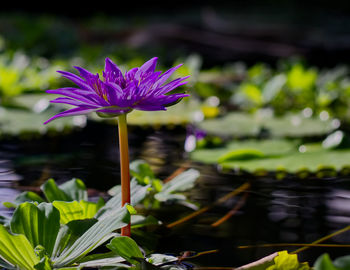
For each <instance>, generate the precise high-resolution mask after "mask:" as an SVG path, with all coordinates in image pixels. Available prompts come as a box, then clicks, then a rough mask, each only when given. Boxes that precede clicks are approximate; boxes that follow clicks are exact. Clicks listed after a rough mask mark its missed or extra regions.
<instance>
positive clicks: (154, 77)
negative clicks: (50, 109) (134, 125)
mask: <svg viewBox="0 0 350 270" xmlns="http://www.w3.org/2000/svg"><path fill="white" fill-rule="evenodd" d="M156 64H157V57H154V58H152V59H150V60H149V61H147V62H146V63H144V64H143V65H142V66H141V67H140V68H137V67H136V68H132V69H131V70H129V71H127V72H125V74H124V75H123V73H122V71H121V70H120V69H119V67H118V66H117V65H116V64H115V63H113V62H112V61H111V60H110V59H109V58H107V59H106V61H105V68H104V71H103V74H102V77H103V78H102V79H101V78H100V76H99V74H96V75H95V74H93V73H91V72H90V71H88V70H86V69H84V68H81V67H75V68H76V69H77V70H78V71H79V73H80V77H79V76H77V75H76V74H73V73H70V72H66V71H59V73H61V74H62V75H63V77H65V78H67V79H69V80H71V81H72V82H74V83H75V84H76V85H77V86H78V88H74V87H66V88H60V89H55V90H47V91H46V92H48V93H51V94H59V95H63V96H65V97H59V98H56V99H54V100H52V101H51V102H52V103H63V104H69V105H73V106H75V108H72V109H69V110H66V111H64V112H61V113H58V114H56V115H55V116H53V117H51V118H50V119H48V120H47V121H46V122H45V124H47V123H49V122H51V121H52V120H54V119H57V118H60V117H67V116H74V115H84V114H88V113H91V112H96V113H97V114H98V115H99V116H101V117H116V116H118V117H119V118H118V129H119V152H120V168H121V184H122V205H124V204H126V203H130V172H129V150H128V131H127V120H126V114H127V113H130V112H131V111H132V110H134V109H136V110H143V111H159V110H166V107H167V106H170V105H173V104H174V103H177V102H178V101H179V100H180V99H182V98H183V97H187V96H188V95H187V94H183V93H174V94H168V93H169V92H171V91H173V90H174V89H175V88H177V87H179V86H181V85H184V84H186V82H185V80H186V79H187V78H188V76H187V77H181V78H177V79H175V80H173V81H171V82H169V83H166V82H167V80H168V79H169V78H170V76H171V75H172V74H173V72H174V71H175V70H176V69H177V68H179V67H180V65H178V66H176V67H173V68H171V69H169V70H168V71H166V72H164V73H163V74H162V72H160V71H157V72H156V71H155V68H156ZM122 235H130V225H129V226H126V227H125V228H123V230H122Z"/></svg>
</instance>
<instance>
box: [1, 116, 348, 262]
mask: <svg viewBox="0 0 350 270" xmlns="http://www.w3.org/2000/svg"><path fill="white" fill-rule="evenodd" d="M129 133H130V137H129V143H130V159H131V160H134V159H138V158H142V159H144V160H146V161H148V162H149V163H150V164H151V165H152V167H153V168H154V169H155V171H156V173H157V174H158V176H159V177H160V178H161V179H165V178H166V177H167V176H169V175H170V174H171V173H172V172H173V171H175V170H176V169H177V168H179V167H181V165H183V164H185V163H186V162H187V160H186V154H185V152H184V150H183V149H184V142H185V139H186V129H185V128H184V127H176V128H173V129H169V128H161V129H158V130H155V129H152V128H139V127H130V129H129ZM118 155H119V154H118V143H117V128H116V127H114V126H111V125H104V124H101V123H88V125H87V127H86V128H85V129H83V130H80V131H77V132H74V133H72V134H69V135H65V136H46V137H44V138H42V139H37V140H30V141H29V140H28V141H23V140H22V141H20V140H18V139H9V140H6V141H2V142H0V172H1V173H0V201H1V202H4V201H12V200H13V199H14V198H15V197H16V195H18V194H19V193H20V192H21V191H22V190H27V189H29V188H30V189H34V190H35V189H37V187H39V186H40V185H41V184H42V183H43V182H44V181H46V180H47V179H48V178H50V177H53V178H54V179H55V180H56V181H57V182H59V183H60V182H64V181H67V180H69V179H71V178H73V177H76V178H80V179H82V180H84V182H85V183H86V186H87V187H88V188H89V189H91V190H90V193H91V195H92V196H98V195H99V194H100V193H99V192H101V193H103V192H105V191H106V190H108V189H109V188H110V187H112V186H114V185H116V184H119V177H120V175H119V174H120V172H119V156H118ZM190 167H193V168H196V169H198V170H199V171H200V173H201V176H200V178H199V179H198V181H197V185H196V188H194V189H193V190H191V191H189V192H188V196H189V198H190V199H191V200H192V201H194V202H197V203H199V204H200V205H202V206H206V205H210V204H211V203H213V202H214V201H216V200H217V199H219V198H220V197H222V196H224V195H225V194H227V193H229V192H231V191H232V190H234V189H236V188H237V187H239V186H240V185H242V184H243V183H250V185H251V188H250V189H249V190H248V192H247V195H244V196H246V200H245V203H244V204H243V205H242V207H241V208H240V209H239V210H238V211H237V213H236V214H235V215H234V216H232V217H231V218H229V219H228V220H227V221H226V222H224V223H222V224H221V225H220V226H217V227H213V226H211V224H212V223H214V222H215V221H217V220H218V219H220V218H221V217H223V216H224V215H225V214H226V213H227V212H228V211H230V210H231V209H233V208H234V207H235V205H236V204H237V202H238V201H240V200H241V198H242V195H239V196H236V197H234V198H231V199H229V200H227V201H225V202H224V203H222V204H220V205H216V206H214V207H212V208H211V209H209V210H208V211H207V212H205V213H203V214H201V215H199V216H197V217H196V218H193V219H191V220H189V221H188V222H186V223H183V224H180V225H178V226H175V227H173V228H172V229H168V228H165V226H164V227H163V228H161V229H160V230H159V232H158V233H159V235H160V236H161V237H160V238H159V242H158V245H157V247H156V251H157V252H162V253H173V254H178V253H180V252H182V251H186V250H194V251H197V252H201V251H207V250H214V249H215V250H218V252H217V253H214V254H208V255H205V256H201V257H199V258H198V259H196V260H195V261H194V263H195V264H196V265H202V266H240V265H243V264H246V263H249V262H251V261H253V260H256V259H259V258H261V257H263V256H266V255H269V254H271V253H273V252H275V251H278V250H283V249H288V250H289V251H292V250H295V249H297V248H296V247H293V248H288V247H275V248H272V247H269V248H250V249H238V248H237V247H238V246H240V245H254V244H266V243H311V242H313V241H315V240H317V239H319V238H321V237H323V236H326V235H328V234H330V233H332V232H334V231H336V230H339V229H342V228H344V227H346V226H348V225H349V223H350V177H347V176H341V177H340V176H339V177H333V178H323V179H318V178H316V177H310V178H307V179H299V178H295V177H291V176H289V177H287V178H285V179H283V180H277V179H276V178H275V177H274V176H273V175H272V176H265V177H254V176H250V175H237V174H234V173H232V172H231V173H229V172H226V173H224V172H220V171H218V170H217V169H216V168H215V167H212V166H204V165H201V164H195V163H191V164H190ZM191 212H193V210H190V209H188V208H185V207H181V206H172V205H165V206H164V207H162V208H161V209H160V210H158V211H156V212H154V213H153V214H154V215H155V216H157V217H158V218H159V219H161V220H162V221H163V223H164V224H169V223H171V222H173V221H175V220H177V219H178V218H180V217H183V216H185V215H186V214H189V213H191ZM9 214H10V212H9V211H8V210H7V209H6V208H4V207H3V206H2V205H1V206H0V215H9ZM349 240H350V232H345V233H343V234H341V235H338V236H336V237H334V238H332V239H330V240H327V241H326V242H325V243H331V244H347V243H349ZM324 252H328V253H329V254H330V255H331V257H332V258H335V257H337V256H341V255H346V254H349V251H348V249H345V248H311V249H308V250H305V251H303V252H301V253H300V254H299V258H300V260H302V261H303V260H307V261H309V262H313V261H314V260H315V259H316V258H317V257H318V256H319V255H321V254H322V253H324Z"/></svg>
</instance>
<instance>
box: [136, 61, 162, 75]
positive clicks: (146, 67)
mask: <svg viewBox="0 0 350 270" xmlns="http://www.w3.org/2000/svg"><path fill="white" fill-rule="evenodd" d="M157 60H158V57H153V58H152V59H150V60H148V61H147V62H146V63H144V64H143V65H142V66H141V67H140V68H139V70H138V71H137V72H136V74H135V79H137V80H140V79H141V78H142V77H143V76H144V75H145V74H148V73H150V72H154V70H155V69H156V65H157Z"/></svg>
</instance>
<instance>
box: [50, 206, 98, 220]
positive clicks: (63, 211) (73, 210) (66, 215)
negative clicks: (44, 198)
mask: <svg viewBox="0 0 350 270" xmlns="http://www.w3.org/2000/svg"><path fill="white" fill-rule="evenodd" d="M52 204H53V205H54V206H55V207H56V208H57V209H58V211H59V212H60V216H61V219H60V222H61V224H67V223H68V222H70V221H72V220H78V219H90V218H93V217H94V216H95V214H96V213H97V211H98V209H99V208H100V207H101V205H98V204H97V203H94V202H87V201H83V200H81V201H79V202H77V201H71V202H65V201H54V202H53V203H52Z"/></svg>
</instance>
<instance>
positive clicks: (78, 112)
mask: <svg viewBox="0 0 350 270" xmlns="http://www.w3.org/2000/svg"><path fill="white" fill-rule="evenodd" d="M96 110H97V109H96V108H87V107H78V108H73V109H69V110H67V111H64V112H61V113H58V114H56V115H55V116H53V117H51V118H50V119H48V120H47V121H46V122H44V125H46V124H47V123H49V122H51V121H52V120H55V119H57V118H61V117H66V116H74V115H83V114H89V113H91V112H94V111H96Z"/></svg>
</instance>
